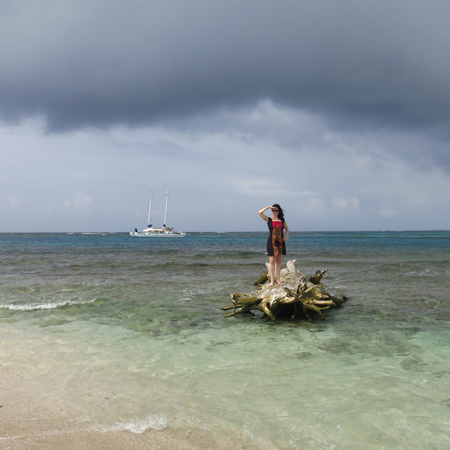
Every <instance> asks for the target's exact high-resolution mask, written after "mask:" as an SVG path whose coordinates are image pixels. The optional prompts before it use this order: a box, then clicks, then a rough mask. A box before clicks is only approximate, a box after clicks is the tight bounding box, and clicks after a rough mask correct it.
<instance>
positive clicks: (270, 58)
mask: <svg viewBox="0 0 450 450" xmlns="http://www.w3.org/2000/svg"><path fill="white" fill-rule="evenodd" d="M0 5H1V6H0V15H1V16H0V17H1V18H0V40H1V49H0V56H1V61H2V70H1V71H0V114H1V117H2V118H3V119H5V120H17V119H20V118H22V117H26V116H33V115H42V116H43V117H45V118H46V120H47V123H48V127H49V129H50V130H55V131H58V130H65V129H74V128H80V127H91V126H92V127H105V126H109V125H114V124H118V123H123V124H127V125H138V124H143V123H157V122H161V121H164V120H167V119H169V118H174V117H178V118H180V117H187V116H190V115H193V114H196V113H199V112H202V113H205V112H207V111H213V110H216V109H218V108H227V107H234V106H242V105H251V104H253V103H255V102H257V101H259V100H261V99H271V100H272V101H274V102H276V103H280V104H286V105H288V106H289V107H293V108H299V109H303V110H309V111H312V112H317V113H320V114H323V115H324V116H325V117H327V118H328V120H329V123H332V124H334V126H336V127H339V128H343V127H347V128H351V127H358V128H360V127H361V126H366V127H368V128H374V127H378V126H381V127H386V126H387V127H391V128H392V129H401V128H403V129H408V128H411V129H417V128H426V129H428V130H429V131H430V132H431V131H433V132H435V133H441V137H444V138H447V136H446V135H445V133H446V130H447V128H448V125H449V122H450V94H449V90H448V89H447V84H448V80H449V79H450V59H449V58H448V55H449V54H450V27H448V18H449V17H450V3H449V2H448V1H446V0H443V1H433V0H432V1H429V2H423V1H415V0H398V1H396V0H394V1H392V0H390V1H383V0H377V1H361V0H354V1H352V0H341V1H336V0H311V1H309V0H308V1H298V0H296V1H289V0H282V1H276V2H275V1H264V0H258V1H255V0H248V1H245V2H242V1H235V0H229V1H212V0H209V1H207V0H191V1H185V0H176V1H168V0H164V1H163V0H160V1H155V0H153V1H150V0H128V1H126V2H125V1H118V0H109V1H106V0H89V1H85V0H76V1H72V0H66V1H64V2H61V1H53V0H43V1H40V2H35V1H32V0H28V1H27V0H14V2H12V1H10V2H8V1H2V2H1V3H0Z"/></svg>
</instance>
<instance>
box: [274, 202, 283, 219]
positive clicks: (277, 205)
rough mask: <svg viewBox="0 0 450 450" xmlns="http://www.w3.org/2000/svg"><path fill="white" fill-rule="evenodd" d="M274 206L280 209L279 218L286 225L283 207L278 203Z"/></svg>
mask: <svg viewBox="0 0 450 450" xmlns="http://www.w3.org/2000/svg"><path fill="white" fill-rule="evenodd" d="M272 206H273V207H274V208H278V218H279V219H280V220H281V222H283V223H284V211H283V210H282V209H281V206H280V205H279V204H278V203H274V204H273V205H272Z"/></svg>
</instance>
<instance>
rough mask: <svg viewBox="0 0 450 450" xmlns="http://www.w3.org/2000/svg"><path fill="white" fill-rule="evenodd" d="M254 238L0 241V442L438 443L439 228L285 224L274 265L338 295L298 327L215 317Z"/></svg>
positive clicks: (249, 263) (446, 384)
mask: <svg viewBox="0 0 450 450" xmlns="http://www.w3.org/2000/svg"><path fill="white" fill-rule="evenodd" d="M266 239H267V233H265V232H261V233H258V232H255V233H226V232H225V233H189V234H188V235H187V236H186V237H185V238H180V239H136V238H131V237H129V236H128V234H125V233H92V234H81V233H73V234H67V233H65V234H63V233H59V234H6V233H4V234H0V343H1V348H0V388H2V389H1V390H0V448H2V449H3V448H4V449H22V448H23V449H31V448H35V447H34V445H35V444H36V442H38V441H39V440H40V439H41V438H42V437H43V436H44V437H47V438H48V439H50V438H52V439H53V438H54V436H59V437H60V438H63V437H64V436H66V437H67V436H74V435H78V436H81V435H82V434H83V433H91V432H95V433H97V434H100V435H104V436H107V435H108V434H110V433H115V434H117V433H119V434H120V435H127V436H130V437H133V436H137V435H139V436H140V439H141V440H145V439H147V440H149V441H150V440H152V439H157V437H158V436H159V435H162V434H164V435H165V436H168V437H170V436H171V434H173V435H174V436H177V438H179V439H181V441H180V442H183V440H185V443H186V447H185V448H204V449H209V448H211V445H212V444H211V443H212V442H213V443H214V445H215V448H220V449H240V448H242V449H244V448H245V449H270V450H273V449H283V450H284V449H302V450H309V449H330V450H331V449H332V450H347V449H358V450H359V449H366V450H371V449H374V450H375V449H376V450H380V449H389V450H393V449H408V450H414V449H427V450H433V449H448V448H450V433H449V430H450V232H449V231H430V232H335V233H331V232H323V233H313V232H311V233H303V232H293V233H291V237H290V239H289V242H288V244H287V252H288V255H287V256H285V257H283V267H284V266H285V264H286V262H287V261H288V260H294V259H295V260H296V268H297V269H298V270H300V271H301V272H302V273H304V274H306V275H309V274H313V273H315V271H316V270H317V269H321V270H324V269H328V274H327V275H326V276H325V277H324V278H323V280H322V281H323V283H324V286H325V288H326V289H327V290H328V291H329V292H330V293H332V294H335V293H343V294H345V295H346V296H348V298H349V299H348V301H347V302H346V303H344V305H343V306H342V307H341V308H339V309H333V310H330V311H328V312H326V314H325V316H326V318H325V321H322V320H319V318H317V319H316V321H315V322H313V323H309V322H306V321H301V322H293V321H277V322H276V323H272V322H270V321H266V320H265V319H262V318H261V314H258V313H257V314H256V316H247V315H245V316H242V315H241V316H237V317H230V318H226V317H224V315H225V312H224V311H222V310H221V307H223V306H226V305H229V304H231V301H230V293H232V292H250V291H252V290H254V287H253V286H252V283H253V282H255V281H256V280H257V279H258V278H259V277H260V276H261V275H262V274H263V273H264V271H265V266H264V264H265V262H266V261H267V260H268V257H267V255H266V254H265V242H266ZM188 444H189V445H192V447H188V446H187V445H188ZM36 448H37V447H36ZM74 448H75V447H74ZM130 448H131V447H130ZM149 448H150V447H149ZM155 448H157V447H155ZM180 448H181V447H180ZM183 448H184V447H183Z"/></svg>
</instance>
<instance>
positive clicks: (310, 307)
mask: <svg viewBox="0 0 450 450" xmlns="http://www.w3.org/2000/svg"><path fill="white" fill-rule="evenodd" d="M268 265H269V263H266V266H267V268H268ZM327 272H328V270H323V271H320V270H318V271H317V272H316V274H315V275H312V276H305V275H303V274H302V273H301V272H299V271H298V270H297V269H296V268H295V259H294V260H292V261H288V262H287V264H286V268H285V269H282V270H281V276H280V281H281V283H282V285H281V286H280V285H275V286H269V284H268V283H267V281H268V278H267V273H268V272H266V273H265V274H264V275H263V276H262V277H261V278H260V279H259V280H258V281H257V282H256V283H255V285H257V286H258V290H257V291H253V292H250V293H248V294H245V293H240V292H239V293H234V294H231V300H232V301H233V304H232V305H230V306H224V307H223V308H222V309H223V310H224V311H227V310H230V309H232V310H233V312H232V313H230V314H227V315H226V316H225V317H231V316H235V315H237V314H252V315H254V314H253V312H252V311H257V310H258V311H262V312H263V314H264V316H263V317H269V318H270V319H271V320H272V321H275V319H277V318H286V319H291V318H293V319H307V320H309V321H312V319H311V317H312V316H314V315H315V314H318V315H319V316H320V317H321V318H322V320H324V319H325V317H324V315H323V312H322V311H324V310H327V309H329V308H331V307H335V308H337V307H339V306H341V305H342V303H344V301H345V300H347V297H345V296H344V295H342V294H339V295H331V294H330V293H329V292H327V291H326V290H325V288H324V287H323V284H322V282H321V280H322V278H323V277H324V275H325V274H326V273H327Z"/></svg>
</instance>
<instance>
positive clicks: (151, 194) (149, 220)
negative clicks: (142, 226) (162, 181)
mask: <svg viewBox="0 0 450 450" xmlns="http://www.w3.org/2000/svg"><path fill="white" fill-rule="evenodd" d="M152 200H153V191H150V204H149V205H148V219H147V225H148V227H149V228H150V227H151V226H152Z"/></svg>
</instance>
